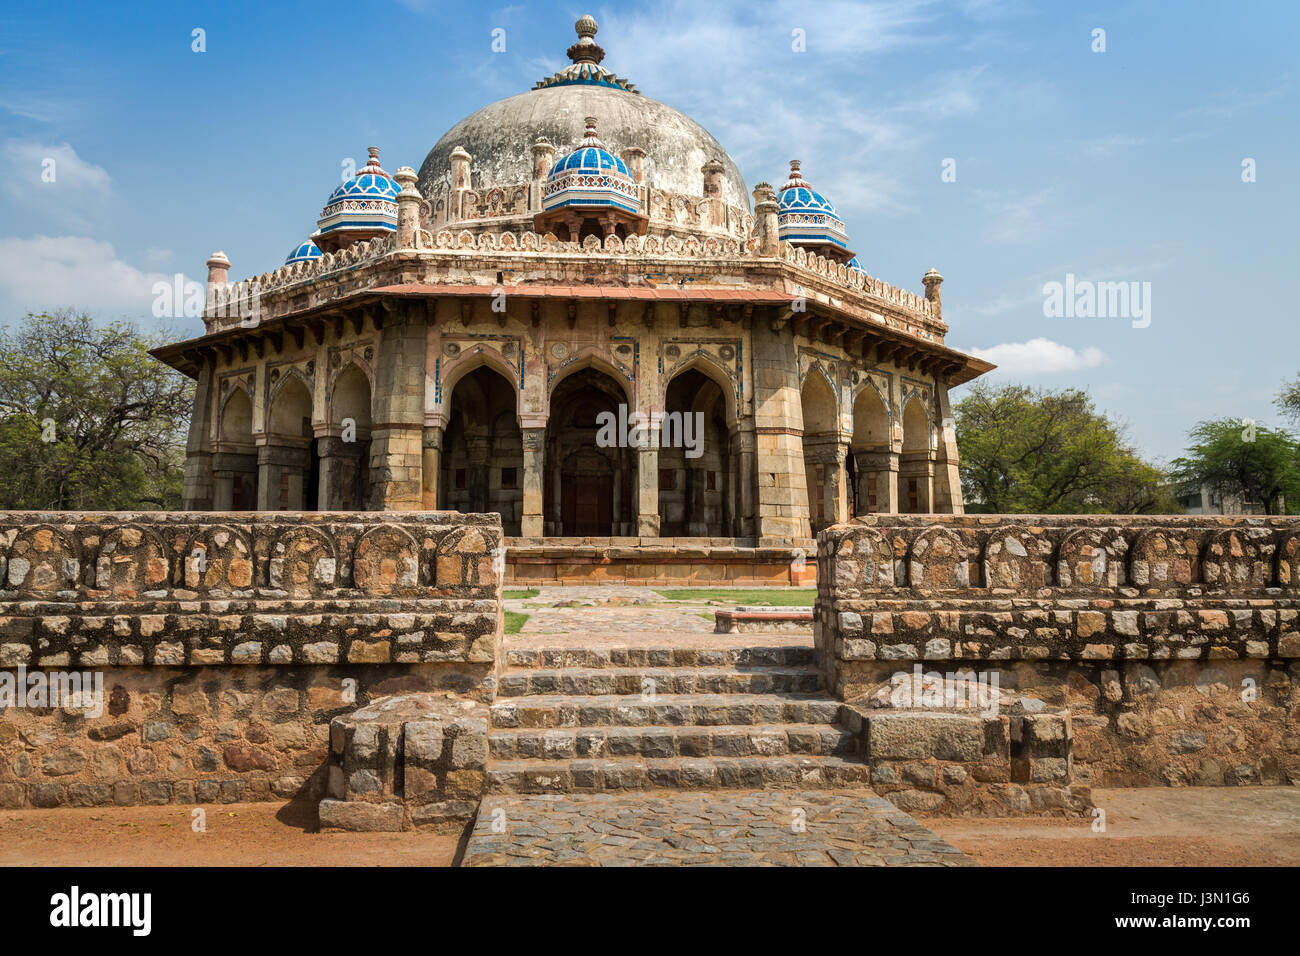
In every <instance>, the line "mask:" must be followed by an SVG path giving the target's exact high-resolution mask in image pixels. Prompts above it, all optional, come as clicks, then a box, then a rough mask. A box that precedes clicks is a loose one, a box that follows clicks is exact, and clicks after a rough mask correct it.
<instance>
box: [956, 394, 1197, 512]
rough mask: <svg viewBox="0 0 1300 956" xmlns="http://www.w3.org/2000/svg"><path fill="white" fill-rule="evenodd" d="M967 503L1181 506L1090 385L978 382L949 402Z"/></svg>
mask: <svg viewBox="0 0 1300 956" xmlns="http://www.w3.org/2000/svg"><path fill="white" fill-rule="evenodd" d="M954 415H955V420H956V427H957V447H958V451H959V453H960V455H961V484H962V492H963V494H964V496H965V498H966V502H967V508H968V510H971V511H982V512H989V513H993V514H1019V513H1028V514H1087V513H1113V514H1160V513H1169V512H1176V511H1179V510H1180V509H1179V508H1178V505H1177V503H1176V502H1175V501H1174V500H1173V498H1172V497H1171V496H1170V494H1169V493H1168V491H1167V490H1166V484H1167V482H1166V479H1165V476H1164V474H1163V473H1162V472H1161V471H1160V469H1158V468H1156V467H1154V466H1153V465H1150V464H1148V463H1147V462H1145V461H1143V460H1142V459H1141V458H1140V457H1139V456H1138V454H1137V453H1136V452H1135V451H1134V450H1133V448H1132V447H1131V446H1130V445H1129V443H1128V442H1127V441H1126V440H1125V438H1124V432H1123V428H1122V427H1121V426H1119V425H1117V424H1116V423H1115V422H1112V421H1111V420H1110V419H1109V418H1107V417H1106V416H1105V415H1104V414H1102V413H1100V412H1098V411H1097V410H1096V408H1095V407H1094V405H1093V403H1092V399H1091V398H1090V397H1089V396H1088V393H1087V392H1084V391H1081V390H1078V389H1065V390H1063V391H1059V392H1052V391H1041V390H1033V389H1030V388H1027V387H1025V386H1023V385H1004V386H1002V387H1001V388H994V387H992V386H989V385H986V384H983V383H979V384H976V385H975V386H973V387H972V389H971V392H970V394H969V395H967V396H966V397H965V398H963V399H962V400H961V401H960V402H958V404H957V406H956V408H955V409H954Z"/></svg>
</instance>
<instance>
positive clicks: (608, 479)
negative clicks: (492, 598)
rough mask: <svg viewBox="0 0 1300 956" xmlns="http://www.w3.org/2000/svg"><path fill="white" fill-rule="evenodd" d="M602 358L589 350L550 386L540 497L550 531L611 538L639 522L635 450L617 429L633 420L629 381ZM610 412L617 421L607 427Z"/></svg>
mask: <svg viewBox="0 0 1300 956" xmlns="http://www.w3.org/2000/svg"><path fill="white" fill-rule="evenodd" d="M603 364H604V363H602V362H601V361H600V360H599V359H597V358H595V357H594V356H589V357H588V358H587V360H586V364H584V365H582V366H581V367H579V368H578V369H576V370H566V373H565V374H564V376H563V377H562V378H560V379H559V380H557V381H556V382H555V383H554V385H553V387H552V389H551V396H550V415H549V416H548V418H547V421H546V447H545V452H544V456H545V457H544V461H545V467H546V481H545V484H544V487H543V499H542V511H543V530H544V533H545V534H547V535H553V536H570V537H573V536H579V537H605V536H610V535H626V534H631V533H633V531H632V529H634V528H635V527H636V512H635V491H636V487H637V484H636V482H637V473H636V469H637V453H636V449H635V448H630V447H627V445H626V441H625V437H626V433H624V434H623V436H620V435H618V434H617V432H618V428H617V423H618V422H619V421H631V420H634V419H633V418H632V416H633V414H634V412H633V410H632V407H631V403H630V402H629V395H628V392H627V389H626V388H625V386H624V384H623V382H621V381H620V380H619V379H618V378H616V377H615V376H614V375H612V374H610V373H609V372H606V371H604V370H603V368H602V365H603ZM620 406H623V414H622V416H621V417H620ZM606 416H612V421H613V422H614V423H615V425H614V427H612V428H607V429H604V430H603V431H602V424H603V423H604V422H606V421H608V420H609V419H608V418H607V417H606ZM607 439H608V440H607Z"/></svg>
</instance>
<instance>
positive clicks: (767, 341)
mask: <svg viewBox="0 0 1300 956" xmlns="http://www.w3.org/2000/svg"><path fill="white" fill-rule="evenodd" d="M773 206H774V207H775V203H773ZM773 215H774V216H775V213H774V214H773ZM774 319H777V316H776V315H774V314H773V310H770V309H765V310H764V318H763V320H762V321H759V319H758V316H755V321H754V324H753V343H754V359H753V365H752V368H753V375H754V435H755V445H756V448H755V458H756V462H755V467H756V471H757V475H758V483H757V485H758V514H757V528H756V529H755V530H756V535H757V537H758V539H759V541H760V543H762V542H764V541H765V540H770V541H772V542H773V543H779V542H787V541H789V540H791V539H792V538H807V537H810V536H811V534H812V531H811V526H810V524H809V521H808V482H807V475H806V473H805V471H804V458H803V406H802V404H801V403H800V399H799V373H798V370H797V369H796V368H795V365H794V361H793V356H794V355H795V354H796V353H795V345H794V333H793V332H792V331H791V329H790V327H789V325H788V324H780V323H779V321H775V322H774V321H772V320H774ZM773 325H776V328H773Z"/></svg>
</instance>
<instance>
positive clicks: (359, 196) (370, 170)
mask: <svg viewBox="0 0 1300 956" xmlns="http://www.w3.org/2000/svg"><path fill="white" fill-rule="evenodd" d="M369 152H370V158H369V159H368V160H367V161H366V164H365V165H364V166H362V167H361V168H360V169H359V170H357V174H356V175H355V176H353V177H352V178H351V179H349V180H348V181H347V182H345V183H343V184H342V185H341V186H339V187H338V188H337V189H335V190H334V192H332V193H330V198H329V199H328V200H327V201H326V203H325V208H324V209H323V210H322V211H321V214H320V219H319V220H317V225H319V227H320V228H319V229H318V230H317V232H316V233H315V235H313V236H312V238H313V239H316V240H319V238H320V237H321V236H325V235H328V234H330V233H333V232H339V231H350V232H355V231H362V232H366V233H375V232H396V231H397V193H398V192H399V187H398V185H397V183H395V182H393V177H392V176H389V175H388V173H386V172H384V170H383V167H381V166H380V165H379V147H378V146H371V147H370V149H369Z"/></svg>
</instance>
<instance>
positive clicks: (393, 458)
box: [370, 303, 428, 511]
mask: <svg viewBox="0 0 1300 956" xmlns="http://www.w3.org/2000/svg"><path fill="white" fill-rule="evenodd" d="M426 316H427V313H426V311H425V309H424V306H423V304H416V305H407V304H405V303H401V304H399V305H398V306H397V308H396V309H394V310H393V311H391V312H389V313H388V316H387V319H386V321H385V322H384V329H383V336H382V338H381V339H380V342H379V351H378V354H377V355H376V356H375V391H374V396H375V397H374V406H375V412H374V419H375V420H374V424H373V425H371V428H370V510H371V511H418V510H420V508H421V506H422V505H423V504H424V376H425V354H426V349H427V344H426V340H427V338H428V319H427V317H426Z"/></svg>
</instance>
